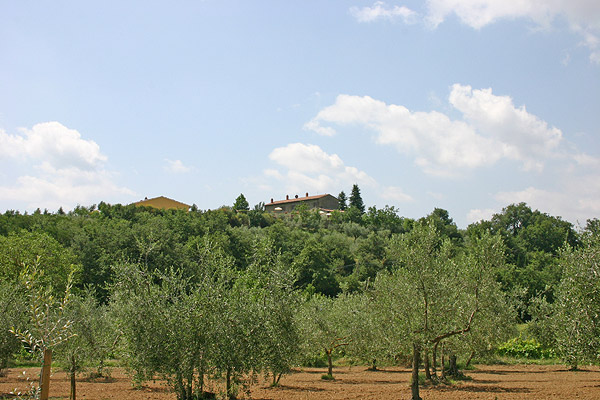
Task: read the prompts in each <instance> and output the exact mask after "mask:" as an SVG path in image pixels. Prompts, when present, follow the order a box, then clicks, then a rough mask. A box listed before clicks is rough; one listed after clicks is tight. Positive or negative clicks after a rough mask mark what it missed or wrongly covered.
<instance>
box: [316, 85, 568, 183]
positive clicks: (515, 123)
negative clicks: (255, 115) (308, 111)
mask: <svg viewBox="0 0 600 400" xmlns="http://www.w3.org/2000/svg"><path fill="white" fill-rule="evenodd" d="M449 103H450V105H452V106H453V107H454V108H455V109H457V110H458V111H460V112H461V113H462V114H463V120H452V119H450V117H449V116H447V115H445V114H442V113H440V112H437V111H431V112H419V111H410V110H408V109H407V108H406V107H404V106H401V105H394V104H391V105H387V104H385V103H384V102H382V101H379V100H375V99H373V98H371V97H369V96H362V97H361V96H350V95H339V96H338V97H337V99H336V102H335V104H333V105H331V106H329V107H326V108H324V109H323V110H321V111H320V112H319V113H318V114H317V116H316V117H315V118H313V119H312V120H311V121H310V122H309V123H308V124H307V126H310V127H311V128H312V129H313V130H314V131H315V132H317V133H319V132H321V131H322V130H323V129H327V128H330V127H329V126H327V125H325V124H336V125H340V126H344V125H359V126H362V127H364V128H366V129H367V130H370V131H374V132H375V133H376V142H377V143H378V144H382V145H392V146H394V147H396V149H397V150H398V151H399V152H400V153H402V154H407V155H410V156H413V157H414V160H415V164H416V165H418V166H419V167H420V168H422V169H423V170H424V171H425V172H426V173H428V174H431V175H438V176H453V175H456V174H459V173H460V172H461V171H462V170H468V169H473V168H478V167H484V166H491V165H493V164H495V163H497V162H498V161H499V160H501V159H510V160H516V161H519V162H520V163H521V165H522V166H523V168H524V169H535V170H542V169H543V167H544V162H545V160H546V159H547V158H549V157H555V156H558V153H557V149H558V147H559V145H560V144H561V141H562V133H561V131H560V130H559V129H557V128H554V127H549V126H548V124H547V123H546V122H544V121H542V120H541V119H539V118H538V117H536V116H535V115H532V114H530V113H528V112H527V110H526V108H525V107H524V106H523V107H515V106H514V104H513V102H512V99H511V98H510V97H508V96H496V95H494V94H493V93H492V90H491V89H483V90H473V89H472V88H471V87H470V86H462V85H459V84H455V85H454V86H453V87H452V90H451V93H450V96H449Z"/></svg>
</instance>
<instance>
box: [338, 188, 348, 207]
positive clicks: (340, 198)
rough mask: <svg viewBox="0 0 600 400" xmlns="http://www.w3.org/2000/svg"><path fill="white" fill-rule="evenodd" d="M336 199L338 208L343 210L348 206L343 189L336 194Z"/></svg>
mask: <svg viewBox="0 0 600 400" xmlns="http://www.w3.org/2000/svg"><path fill="white" fill-rule="evenodd" d="M338 201H339V204H340V206H339V207H340V210H342V211H344V210H345V209H346V208H348V205H347V204H346V201H347V199H346V193H344V191H343V190H342V191H341V192H340V194H338Z"/></svg>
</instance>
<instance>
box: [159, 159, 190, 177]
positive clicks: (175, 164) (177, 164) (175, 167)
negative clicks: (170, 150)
mask: <svg viewBox="0 0 600 400" xmlns="http://www.w3.org/2000/svg"><path fill="white" fill-rule="evenodd" d="M164 170H165V171H167V172H171V173H174V174H185V173H188V172H190V171H191V170H192V168H191V167H188V166H185V165H184V164H183V162H181V160H169V159H168V158H166V159H165V166H164Z"/></svg>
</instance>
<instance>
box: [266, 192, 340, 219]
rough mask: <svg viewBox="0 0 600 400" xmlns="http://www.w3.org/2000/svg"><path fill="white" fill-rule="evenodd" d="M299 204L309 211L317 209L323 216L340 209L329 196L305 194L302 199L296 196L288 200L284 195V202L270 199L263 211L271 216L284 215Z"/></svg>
mask: <svg viewBox="0 0 600 400" xmlns="http://www.w3.org/2000/svg"><path fill="white" fill-rule="evenodd" d="M300 204H306V206H307V208H308V209H309V210H312V209H315V208H316V209H319V211H321V212H322V213H323V214H327V213H330V212H331V211H333V210H338V209H339V207H340V205H339V201H338V199H337V198H336V197H334V196H332V195H330V194H319V195H316V196H309V195H308V193H306V195H305V196H304V197H299V196H298V195H296V196H294V197H293V198H290V196H289V195H286V196H285V200H278V201H273V199H271V202H270V203H267V204H265V211H267V212H270V213H273V214H285V213H289V212H291V211H293V210H294V209H295V208H296V206H298V205H300Z"/></svg>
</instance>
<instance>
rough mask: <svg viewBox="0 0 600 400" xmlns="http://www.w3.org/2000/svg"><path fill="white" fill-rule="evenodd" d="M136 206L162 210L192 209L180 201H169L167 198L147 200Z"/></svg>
mask: <svg viewBox="0 0 600 400" xmlns="http://www.w3.org/2000/svg"><path fill="white" fill-rule="evenodd" d="M133 204H134V205H136V206H142V207H154V208H160V209H161V210H185V211H188V210H189V209H190V207H191V206H190V205H188V204H185V203H181V202H179V201H176V200H173V199H169V198H168V197H165V196H160V197H154V198H152V199H149V198H147V197H146V198H145V199H144V200H141V201H138V202H136V203H133Z"/></svg>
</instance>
